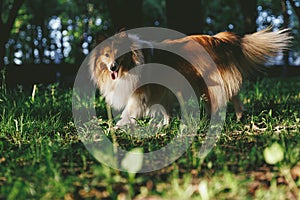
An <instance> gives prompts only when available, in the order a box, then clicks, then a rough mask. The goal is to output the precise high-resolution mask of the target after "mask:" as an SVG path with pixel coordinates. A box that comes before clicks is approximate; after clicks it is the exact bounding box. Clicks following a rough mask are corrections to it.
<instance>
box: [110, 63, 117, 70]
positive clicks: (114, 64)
mask: <svg viewBox="0 0 300 200" xmlns="http://www.w3.org/2000/svg"><path fill="white" fill-rule="evenodd" d="M117 69H118V64H117V63H113V64H112V65H111V66H110V71H116V70H117Z"/></svg>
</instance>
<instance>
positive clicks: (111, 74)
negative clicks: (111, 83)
mask: <svg viewBox="0 0 300 200" xmlns="http://www.w3.org/2000/svg"><path fill="white" fill-rule="evenodd" d="M118 71H119V70H116V71H112V72H110V76H111V79H112V80H115V79H116V78H118Z"/></svg>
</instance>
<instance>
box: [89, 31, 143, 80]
mask: <svg viewBox="0 0 300 200" xmlns="http://www.w3.org/2000/svg"><path fill="white" fill-rule="evenodd" d="M128 48H130V50H129V52H128ZM124 50H125V51H127V53H125V54H122V52H124ZM91 59H92V61H91V62H92V63H90V65H91V67H92V70H91V72H92V77H94V78H97V77H99V76H100V75H103V74H104V73H105V74H109V75H110V78H111V80H116V79H118V78H121V77H122V76H123V75H125V74H126V73H127V72H128V71H129V70H130V69H132V68H133V67H135V66H137V65H140V64H143V63H144V56H143V53H142V50H141V49H140V43H139V39H138V37H136V36H134V35H128V34H127V33H126V32H125V31H122V32H120V33H119V34H117V35H115V36H114V37H112V38H109V39H107V40H104V41H103V42H102V43H101V45H99V47H96V49H95V50H94V53H93V57H92V58H91Z"/></svg>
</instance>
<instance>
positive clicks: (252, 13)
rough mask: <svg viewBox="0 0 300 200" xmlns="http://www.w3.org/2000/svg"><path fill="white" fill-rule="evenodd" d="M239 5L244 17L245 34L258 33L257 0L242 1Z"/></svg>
mask: <svg viewBox="0 0 300 200" xmlns="http://www.w3.org/2000/svg"><path fill="white" fill-rule="evenodd" d="M239 3H240V5H241V10H242V12H243V15H244V33H245V34H247V33H254V32H256V29H257V25H256V19H257V17H258V13H257V0H241V1H239Z"/></svg>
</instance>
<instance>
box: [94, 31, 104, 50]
mask: <svg viewBox="0 0 300 200" xmlns="http://www.w3.org/2000/svg"><path fill="white" fill-rule="evenodd" d="M106 39H107V36H106V35H104V34H102V33H96V34H95V36H94V41H93V44H92V47H93V48H94V47H96V46H97V45H98V44H100V43H101V42H103V41H104V40H106Z"/></svg>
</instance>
